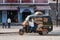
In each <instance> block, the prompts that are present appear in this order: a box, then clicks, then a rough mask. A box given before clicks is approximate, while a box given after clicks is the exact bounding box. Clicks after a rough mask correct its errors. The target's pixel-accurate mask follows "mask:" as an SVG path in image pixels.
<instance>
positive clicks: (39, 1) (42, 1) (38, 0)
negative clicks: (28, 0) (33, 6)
mask: <svg viewBox="0 0 60 40" xmlns="http://www.w3.org/2000/svg"><path fill="white" fill-rule="evenodd" d="M35 3H48V0H35Z"/></svg>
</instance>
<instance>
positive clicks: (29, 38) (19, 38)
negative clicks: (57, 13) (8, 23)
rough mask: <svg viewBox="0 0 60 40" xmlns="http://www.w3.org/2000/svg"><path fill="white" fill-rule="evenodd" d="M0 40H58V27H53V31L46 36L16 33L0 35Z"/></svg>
mask: <svg viewBox="0 0 60 40" xmlns="http://www.w3.org/2000/svg"><path fill="white" fill-rule="evenodd" d="M0 40H60V27H54V30H53V31H52V32H50V33H48V34H47V35H39V34H38V33H25V34H24V35H19V34H18V32H16V33H3V34H0Z"/></svg>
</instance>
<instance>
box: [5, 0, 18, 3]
mask: <svg viewBox="0 0 60 40" xmlns="http://www.w3.org/2000/svg"><path fill="white" fill-rule="evenodd" d="M5 2H6V3H18V2H19V0H5Z"/></svg>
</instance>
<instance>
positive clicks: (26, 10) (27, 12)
mask: <svg viewBox="0 0 60 40" xmlns="http://www.w3.org/2000/svg"><path fill="white" fill-rule="evenodd" d="M28 15H31V11H30V10H29V9H25V10H24V11H23V12H22V22H23V21H24V20H25V18H26V17H27V16H28Z"/></svg>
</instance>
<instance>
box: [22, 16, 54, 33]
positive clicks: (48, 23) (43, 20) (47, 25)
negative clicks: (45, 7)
mask: <svg viewBox="0 0 60 40" xmlns="http://www.w3.org/2000/svg"><path fill="white" fill-rule="evenodd" d="M27 18H28V20H27V21H26V20H25V21H24V22H25V23H24V22H23V23H24V24H22V25H23V26H24V28H23V29H24V30H25V32H29V29H30V27H29V23H28V22H29V21H30V20H31V19H33V20H34V24H35V27H34V28H33V29H34V31H33V32H39V34H42V32H43V30H45V29H46V30H47V33H48V32H51V31H52V30H53V24H52V19H51V17H50V16H46V15H30V16H28V17H27ZM41 24H42V25H43V26H42V27H40V26H41ZM38 25H39V27H40V28H39V29H38ZM37 29H38V30H37ZM40 29H42V30H40Z"/></svg>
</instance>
